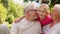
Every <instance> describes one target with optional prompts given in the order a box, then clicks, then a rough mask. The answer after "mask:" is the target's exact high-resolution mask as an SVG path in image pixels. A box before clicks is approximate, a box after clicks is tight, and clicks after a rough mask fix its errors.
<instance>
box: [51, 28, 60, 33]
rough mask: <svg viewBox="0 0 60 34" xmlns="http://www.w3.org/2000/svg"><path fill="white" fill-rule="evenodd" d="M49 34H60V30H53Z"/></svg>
mask: <svg viewBox="0 0 60 34" xmlns="http://www.w3.org/2000/svg"><path fill="white" fill-rule="evenodd" d="M51 34H60V28H59V29H56V30H54V31H53V32H52V33H51Z"/></svg>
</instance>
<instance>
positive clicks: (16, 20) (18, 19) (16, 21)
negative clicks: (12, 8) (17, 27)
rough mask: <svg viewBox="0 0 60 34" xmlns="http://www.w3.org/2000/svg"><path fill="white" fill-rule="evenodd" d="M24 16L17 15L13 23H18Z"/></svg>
mask: <svg viewBox="0 0 60 34" xmlns="http://www.w3.org/2000/svg"><path fill="white" fill-rule="evenodd" d="M24 17H25V16H22V17H18V18H17V19H15V20H14V23H19V22H20V21H21V19H23V18H24Z"/></svg>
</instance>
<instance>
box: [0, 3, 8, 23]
mask: <svg viewBox="0 0 60 34" xmlns="http://www.w3.org/2000/svg"><path fill="white" fill-rule="evenodd" d="M6 17H7V10H6V8H5V7H4V6H3V5H2V4H1V3H0V18H1V19H0V22H2V21H3V22H4V21H5V19H6Z"/></svg>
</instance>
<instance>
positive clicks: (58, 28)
mask: <svg viewBox="0 0 60 34" xmlns="http://www.w3.org/2000/svg"><path fill="white" fill-rule="evenodd" d="M51 16H52V19H53V22H52V23H51V24H50V28H49V29H48V30H47V31H46V32H45V34H60V4H56V5H55V6H54V9H53V11H52V13H51Z"/></svg>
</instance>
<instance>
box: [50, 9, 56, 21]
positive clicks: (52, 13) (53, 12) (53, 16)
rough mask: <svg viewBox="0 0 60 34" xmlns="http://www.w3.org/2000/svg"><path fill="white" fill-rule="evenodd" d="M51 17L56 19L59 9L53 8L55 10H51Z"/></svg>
mask: <svg viewBox="0 0 60 34" xmlns="http://www.w3.org/2000/svg"><path fill="white" fill-rule="evenodd" d="M51 17H52V19H53V20H55V19H56V18H57V10H56V8H53V11H52V12H51Z"/></svg>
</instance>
